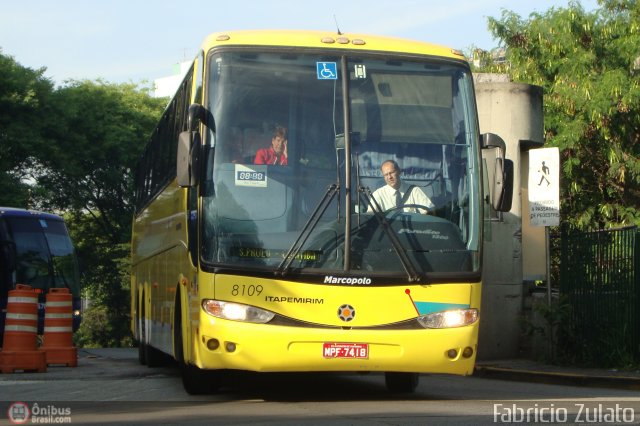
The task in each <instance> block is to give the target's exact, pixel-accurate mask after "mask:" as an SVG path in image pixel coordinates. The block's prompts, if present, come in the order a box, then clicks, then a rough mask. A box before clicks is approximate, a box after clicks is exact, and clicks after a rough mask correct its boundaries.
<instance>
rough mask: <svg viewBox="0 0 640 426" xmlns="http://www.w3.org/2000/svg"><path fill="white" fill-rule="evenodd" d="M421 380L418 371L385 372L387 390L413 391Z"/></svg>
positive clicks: (398, 391)
mask: <svg viewBox="0 0 640 426" xmlns="http://www.w3.org/2000/svg"><path fill="white" fill-rule="evenodd" d="M419 380H420V376H419V375H418V373H384V382H385V384H386V385H387V390H389V392H393V393H413V392H414V391H415V390H416V388H417V387H418V382H419Z"/></svg>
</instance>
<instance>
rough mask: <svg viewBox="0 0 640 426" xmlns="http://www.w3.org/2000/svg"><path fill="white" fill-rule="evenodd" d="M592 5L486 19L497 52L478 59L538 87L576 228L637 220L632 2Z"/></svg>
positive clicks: (639, 104)
mask: <svg viewBox="0 0 640 426" xmlns="http://www.w3.org/2000/svg"><path fill="white" fill-rule="evenodd" d="M600 6H601V7H600V8H599V9H597V10H595V11H593V12H586V11H585V10H584V9H583V8H582V7H581V6H580V4H579V3H576V2H570V3H569V5H568V7H567V8H551V9H549V10H548V11H547V12H545V13H542V14H539V13H534V14H531V15H530V16H529V18H528V19H522V18H521V17H520V16H518V15H517V14H515V13H513V12H509V11H503V14H502V18H501V19H495V18H489V28H490V30H491V32H492V33H493V35H494V37H496V38H498V39H499V40H501V44H502V45H503V47H504V48H505V50H506V61H505V62H500V63H497V62H495V61H494V62H492V63H489V64H488V65H486V66H485V67H484V70H486V71H492V72H506V73H508V74H509V75H510V76H511V78H512V79H513V80H514V81H519V82H525V83H530V84H535V85H539V86H542V87H543V89H544V119H545V137H546V146H557V147H558V148H559V149H560V152H561V161H562V166H563V179H562V184H561V200H562V212H561V213H562V220H563V221H565V222H569V223H571V224H572V225H574V226H577V227H580V228H588V227H600V228H602V227H613V226H619V225H630V224H640V210H639V206H640V190H639V186H638V184H640V161H639V154H640V48H639V47H638V46H640V2H638V1H636V0H601V1H600Z"/></svg>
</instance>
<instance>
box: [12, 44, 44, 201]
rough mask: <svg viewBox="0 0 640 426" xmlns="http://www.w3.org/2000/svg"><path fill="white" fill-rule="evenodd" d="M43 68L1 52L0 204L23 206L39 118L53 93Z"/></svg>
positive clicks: (26, 196)
mask: <svg viewBox="0 0 640 426" xmlns="http://www.w3.org/2000/svg"><path fill="white" fill-rule="evenodd" d="M44 71H45V69H44V68H42V69H39V70H32V69H30V68H26V67H23V66H21V65H20V64H18V63H17V62H16V61H15V60H14V59H13V58H12V57H10V56H5V55H2V50H1V49H0V111H2V114H0V188H2V191H0V205H2V206H7V205H9V206H12V205H26V204H27V203H28V200H29V186H28V185H27V184H25V183H23V179H26V178H28V177H29V171H30V167H29V166H30V160H31V157H32V153H33V151H34V149H33V147H34V145H37V144H38V142H39V140H40V138H41V136H40V124H41V122H40V118H41V117H42V109H43V107H44V105H46V103H47V101H48V99H49V98H50V96H51V93H52V91H53V85H52V83H51V82H50V81H49V80H48V79H47V78H45V77H44Z"/></svg>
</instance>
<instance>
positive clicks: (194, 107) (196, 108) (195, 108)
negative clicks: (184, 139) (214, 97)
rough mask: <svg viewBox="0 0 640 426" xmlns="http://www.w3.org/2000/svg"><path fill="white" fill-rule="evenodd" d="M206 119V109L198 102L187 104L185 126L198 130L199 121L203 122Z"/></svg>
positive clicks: (193, 130) (191, 129)
mask: <svg viewBox="0 0 640 426" xmlns="http://www.w3.org/2000/svg"><path fill="white" fill-rule="evenodd" d="M206 119H207V110H206V109H205V108H204V107H203V106H202V105H200V104H191V105H189V113H188V117H187V127H188V129H189V130H190V131H192V132H195V131H197V130H198V126H199V125H200V123H205V122H206Z"/></svg>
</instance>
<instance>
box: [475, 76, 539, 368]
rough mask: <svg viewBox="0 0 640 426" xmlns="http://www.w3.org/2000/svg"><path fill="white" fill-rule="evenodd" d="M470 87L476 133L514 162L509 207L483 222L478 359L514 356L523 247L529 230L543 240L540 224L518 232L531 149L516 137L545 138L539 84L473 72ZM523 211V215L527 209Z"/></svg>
mask: <svg viewBox="0 0 640 426" xmlns="http://www.w3.org/2000/svg"><path fill="white" fill-rule="evenodd" d="M475 86H476V100H477V103H478V116H479V121H480V132H481V133H487V132H491V133H495V134H497V135H499V136H501V137H502V139H504V141H505V143H506V145H507V152H506V158H507V159H509V160H511V161H513V166H514V193H513V204H512V208H511V211H509V212H507V213H503V214H502V217H500V216H499V215H497V214H494V216H495V217H494V218H493V219H492V221H491V222H490V223H489V224H487V223H486V222H485V234H486V236H485V246H484V255H483V267H484V271H483V289H482V311H481V316H480V318H481V319H480V336H479V348H478V357H479V359H496V358H513V357H516V356H518V355H519V340H520V334H521V332H520V330H521V319H522V306H523V263H524V262H525V259H523V245H528V242H529V241H530V240H531V239H532V234H533V235H534V236H535V235H537V232H538V231H541V232H542V233H543V234H542V235H543V239H542V240H544V228H539V229H527V230H526V231H524V232H523V225H522V223H523V221H522V216H523V203H522V201H521V200H522V199H521V196H522V192H523V189H524V190H525V191H526V188H527V173H526V170H527V169H528V162H526V161H523V159H525V160H526V158H528V156H527V155H526V150H527V149H529V148H531V147H532V146H531V143H525V144H521V141H539V145H540V146H542V142H543V141H544V139H543V136H544V135H543V131H544V130H543V115H542V88H541V87H538V86H532V85H529V84H522V83H513V82H510V81H509V80H508V78H507V77H506V76H504V75H496V74H477V75H476V80H475ZM534 145H536V144H534ZM523 151H524V152H525V155H524V156H523V155H521V154H522V152H523ZM523 157H524V158H523ZM494 159H495V155H494V153H493V152H491V151H490V150H488V151H486V152H485V153H483V166H484V167H486V168H487V169H486V170H487V171H488V172H489V175H491V174H492V172H493V161H494ZM522 176H524V177H522ZM525 207H526V204H525ZM524 214H525V215H527V214H528V213H527V211H525V213H524ZM487 239H490V240H489V241H486V240H487ZM533 239H534V240H535V238H533ZM541 250H542V251H540V252H538V253H535V251H534V253H531V254H532V255H533V257H535V258H537V257H540V256H542V257H543V258H544V253H545V252H544V246H543V247H542V248H541Z"/></svg>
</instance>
